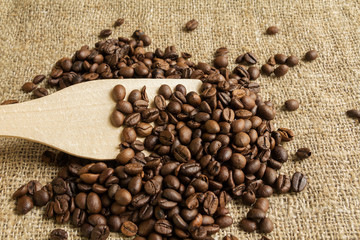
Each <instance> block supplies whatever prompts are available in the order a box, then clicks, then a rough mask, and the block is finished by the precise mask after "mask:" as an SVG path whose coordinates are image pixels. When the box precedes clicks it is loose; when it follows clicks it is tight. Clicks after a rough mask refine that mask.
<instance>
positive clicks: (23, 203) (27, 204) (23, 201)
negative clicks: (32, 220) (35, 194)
mask: <svg viewBox="0 0 360 240" xmlns="http://www.w3.org/2000/svg"><path fill="white" fill-rule="evenodd" d="M33 207H34V203H33V200H32V199H31V197H29V196H27V195H24V196H22V197H20V198H19V199H18V200H17V205H16V210H17V211H18V213H20V214H26V213H28V212H29V211H30V210H31V209H32V208H33Z"/></svg>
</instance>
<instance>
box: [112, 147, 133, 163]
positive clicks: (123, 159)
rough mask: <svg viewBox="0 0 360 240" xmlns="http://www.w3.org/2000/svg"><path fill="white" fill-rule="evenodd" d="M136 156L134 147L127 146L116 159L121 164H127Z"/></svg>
mask: <svg viewBox="0 0 360 240" xmlns="http://www.w3.org/2000/svg"><path fill="white" fill-rule="evenodd" d="M134 156H135V152H134V150H133V149H132V148H126V149H124V150H122V151H121V152H120V153H119V154H118V155H117V157H116V160H117V161H118V162H119V163H120V164H123V165H124V164H126V163H128V162H129V161H130V159H132V158H133V157H134Z"/></svg>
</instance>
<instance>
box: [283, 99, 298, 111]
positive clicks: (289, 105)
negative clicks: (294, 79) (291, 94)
mask: <svg viewBox="0 0 360 240" xmlns="http://www.w3.org/2000/svg"><path fill="white" fill-rule="evenodd" d="M285 107H286V109H287V110H288V111H295V110H297V109H298V108H299V101H298V100H296V99H289V100H287V101H286V102H285Z"/></svg>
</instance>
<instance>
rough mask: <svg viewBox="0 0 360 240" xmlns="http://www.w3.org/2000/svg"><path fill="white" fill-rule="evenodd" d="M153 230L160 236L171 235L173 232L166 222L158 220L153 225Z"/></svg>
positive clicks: (169, 224)
mask: <svg viewBox="0 0 360 240" xmlns="http://www.w3.org/2000/svg"><path fill="white" fill-rule="evenodd" d="M154 229H155V231H156V232H157V233H159V234H161V235H168V234H171V233H172V231H173V227H172V225H171V223H170V222H169V221H168V220H165V219H160V220H158V221H157V222H156V223H155V226H154Z"/></svg>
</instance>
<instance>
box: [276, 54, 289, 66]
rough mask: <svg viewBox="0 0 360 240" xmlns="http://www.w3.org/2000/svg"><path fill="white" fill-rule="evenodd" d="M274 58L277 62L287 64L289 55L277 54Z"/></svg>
mask: <svg viewBox="0 0 360 240" xmlns="http://www.w3.org/2000/svg"><path fill="white" fill-rule="evenodd" d="M274 59H275V62H276V63H277V64H285V62H286V59H287V56H286V55H284V54H275V56H274Z"/></svg>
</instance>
